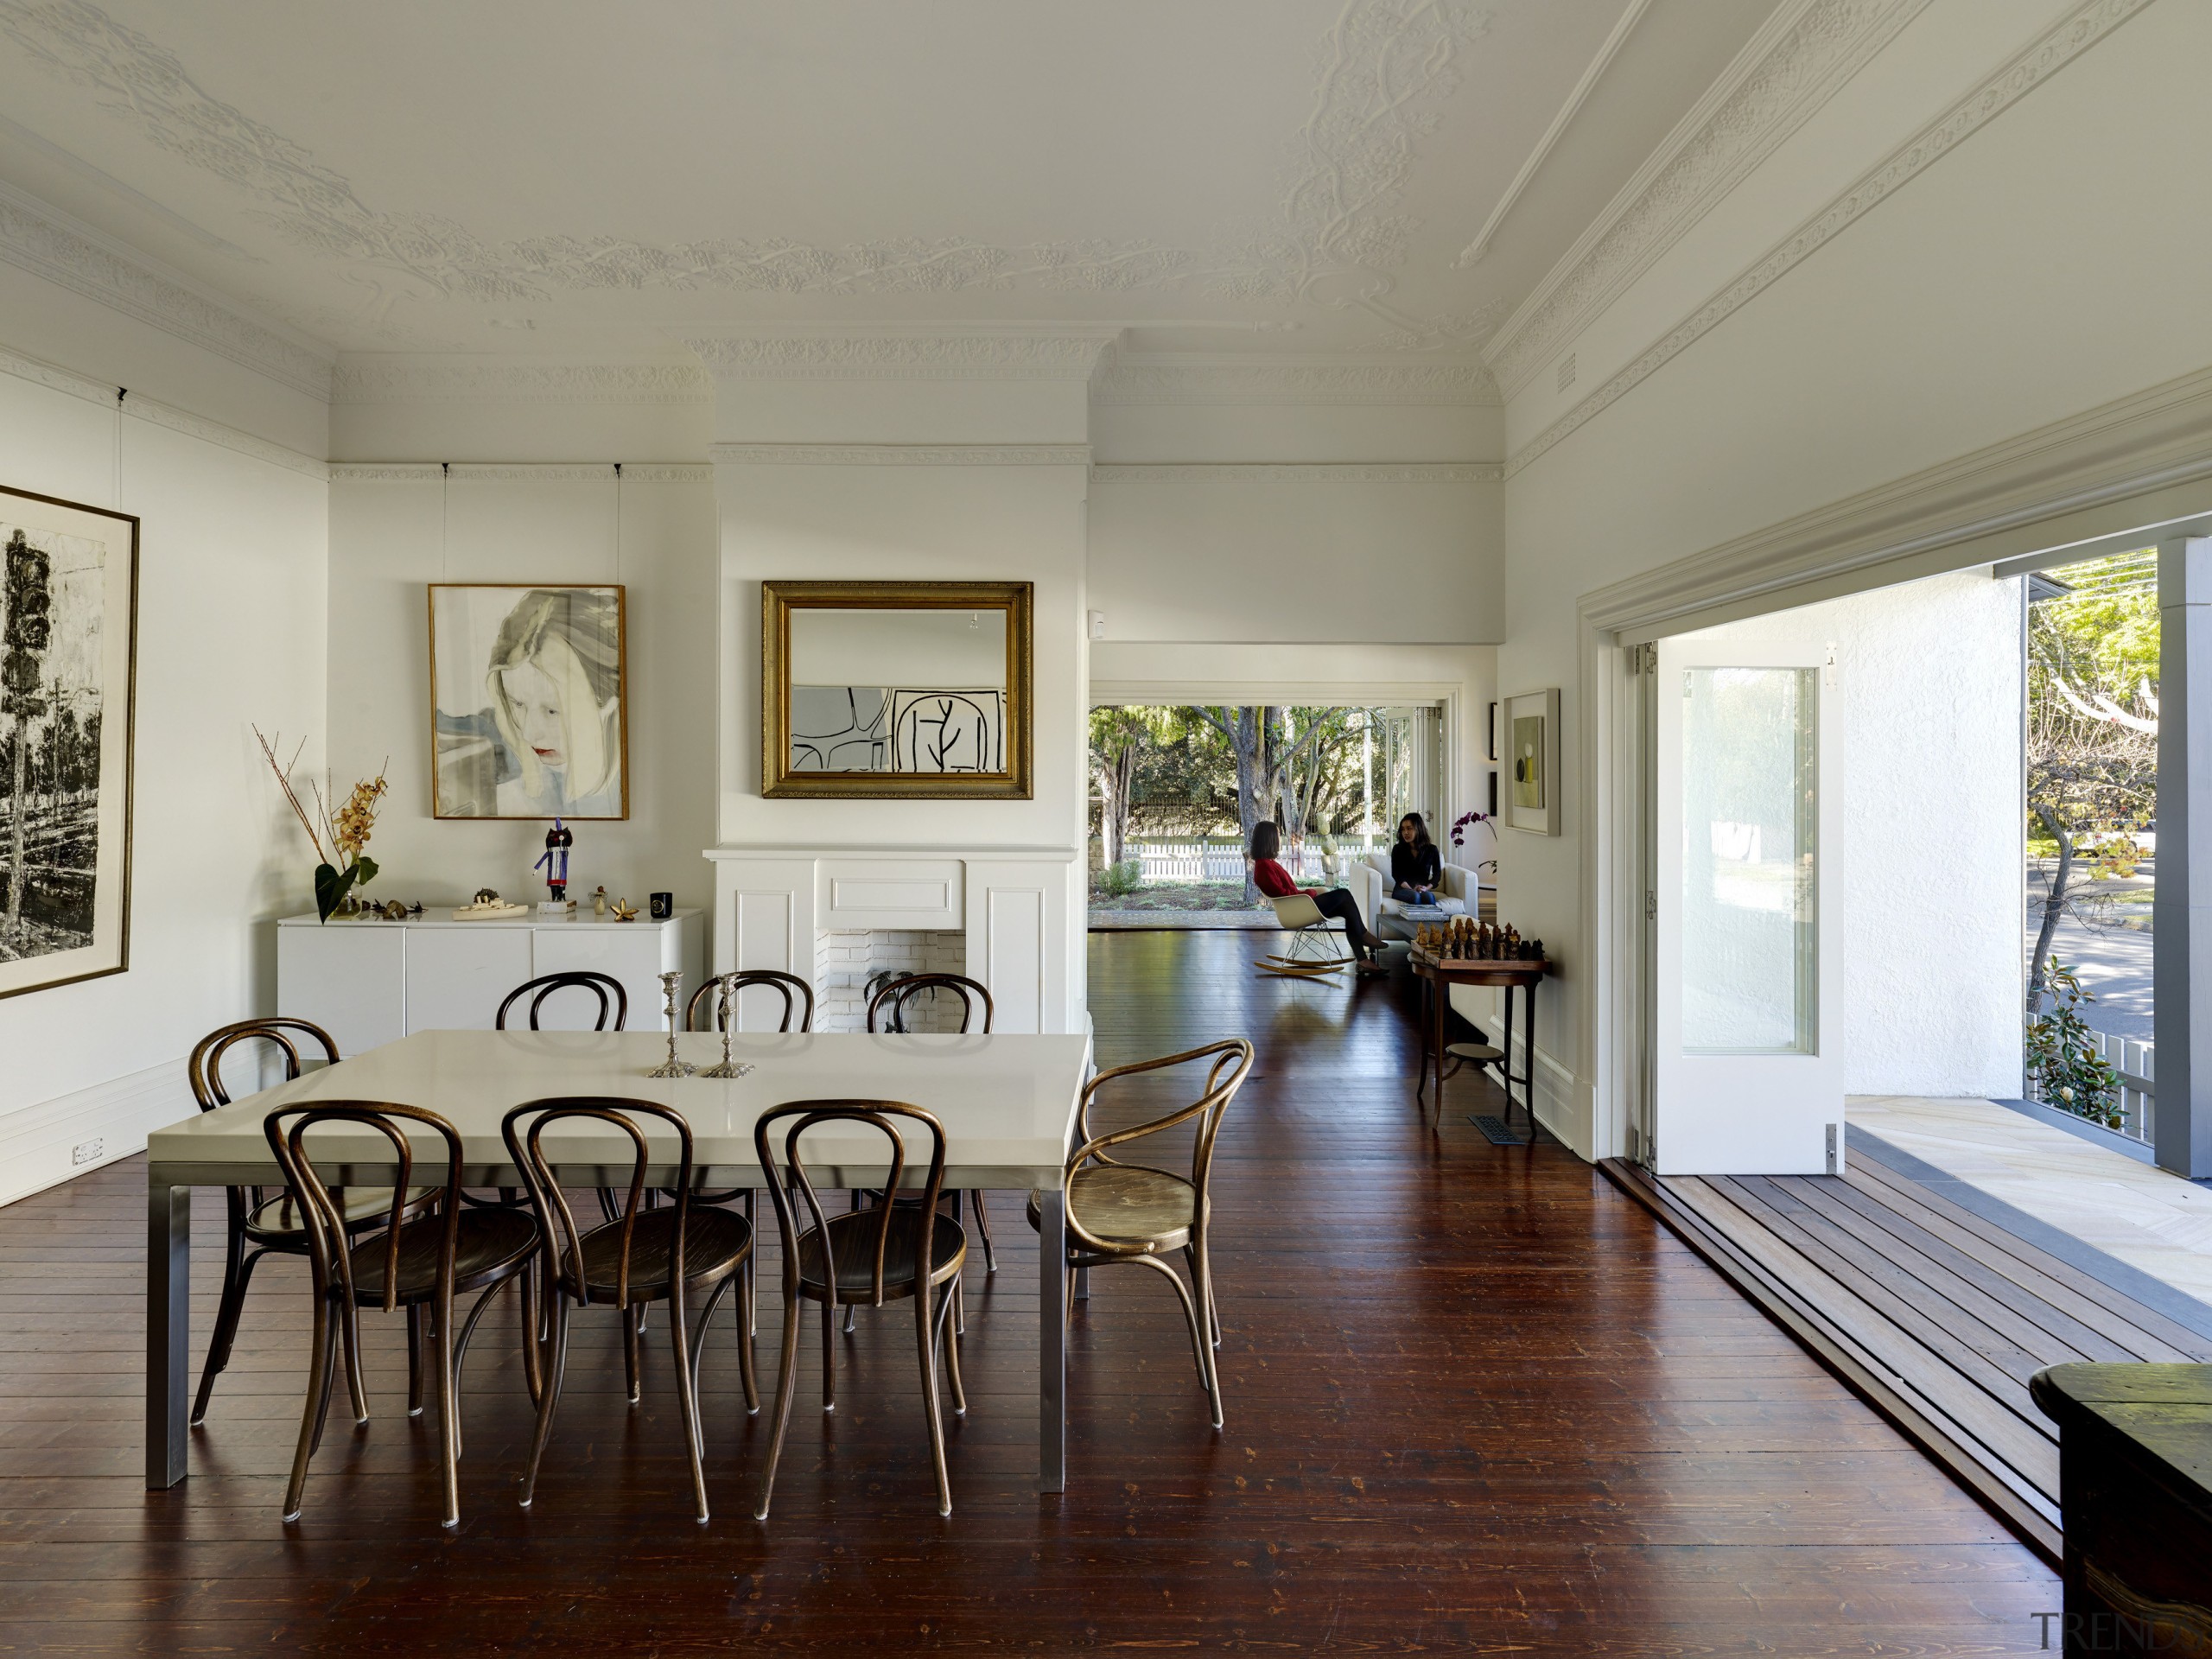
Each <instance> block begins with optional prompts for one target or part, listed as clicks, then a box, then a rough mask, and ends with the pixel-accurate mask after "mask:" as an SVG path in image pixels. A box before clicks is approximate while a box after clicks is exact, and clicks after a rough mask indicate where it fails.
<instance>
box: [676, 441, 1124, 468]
mask: <svg viewBox="0 0 2212 1659" xmlns="http://www.w3.org/2000/svg"><path fill="white" fill-rule="evenodd" d="M707 453H708V454H710V455H711V456H712V457H713V458H714V463H715V466H717V467H1085V466H1088V465H1089V464H1090V445H1088V444H1083V443H718V444H716V445H715V446H714V448H711V449H710V450H709V451H708V452H707Z"/></svg>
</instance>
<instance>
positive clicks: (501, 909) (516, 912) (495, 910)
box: [453, 887, 530, 922]
mask: <svg viewBox="0 0 2212 1659" xmlns="http://www.w3.org/2000/svg"><path fill="white" fill-rule="evenodd" d="M529 914H530V910H529V907H528V906H524V905H511V904H509V903H508V902H507V901H506V900H505V899H502V898H500V897H499V894H498V893H494V892H493V891H492V889H491V888H489V887H479V888H477V889H476V897H475V898H474V899H472V900H471V901H470V902H469V903H467V904H466V905H463V906H461V907H460V908H459V909H458V910H456V911H454V913H453V918H454V920H455V921H456V922H511V921H512V920H513V919H514V918H516V917H518V916H527V915H529Z"/></svg>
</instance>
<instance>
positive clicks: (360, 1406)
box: [338, 1301, 369, 1428]
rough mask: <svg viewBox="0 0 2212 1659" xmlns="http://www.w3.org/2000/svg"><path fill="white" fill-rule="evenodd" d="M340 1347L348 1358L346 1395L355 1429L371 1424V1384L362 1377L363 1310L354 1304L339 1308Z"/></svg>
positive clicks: (344, 1303)
mask: <svg viewBox="0 0 2212 1659" xmlns="http://www.w3.org/2000/svg"><path fill="white" fill-rule="evenodd" d="M338 1313H339V1325H338V1345H339V1347H340V1350H341V1351H343V1352H344V1354H345V1357H346V1397H347V1399H348V1400H349V1401H350V1402H351V1403H352V1405H353V1427H356V1428H365V1427H368V1422H369V1384H368V1379H367V1378H365V1376H362V1375H361V1310H360V1309H359V1307H357V1306H354V1305H353V1303H352V1302H350V1301H346V1302H340V1304H339V1306H338Z"/></svg>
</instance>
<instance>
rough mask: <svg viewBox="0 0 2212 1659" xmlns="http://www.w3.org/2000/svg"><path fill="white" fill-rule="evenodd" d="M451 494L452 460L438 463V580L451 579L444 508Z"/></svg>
mask: <svg viewBox="0 0 2212 1659" xmlns="http://www.w3.org/2000/svg"><path fill="white" fill-rule="evenodd" d="M452 494H453V462H451V461H440V462H439V463H438V580H439V581H440V582H451V581H452V580H453V557H452V555H451V553H450V551H449V550H448V546H447V542H446V508H447V505H448V499H449V498H450V497H451V496H452Z"/></svg>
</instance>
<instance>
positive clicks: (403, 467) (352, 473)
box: [330, 461, 446, 484]
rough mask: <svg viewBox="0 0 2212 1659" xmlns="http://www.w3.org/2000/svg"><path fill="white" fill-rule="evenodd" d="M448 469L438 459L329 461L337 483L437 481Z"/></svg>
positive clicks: (332, 480) (332, 475) (331, 478)
mask: <svg viewBox="0 0 2212 1659" xmlns="http://www.w3.org/2000/svg"><path fill="white" fill-rule="evenodd" d="M445 476H446V469H445V468H444V467H442V466H440V465H439V464H438V463H437V462H436V461H333V462H331V464H330V481H331V482H332V483H334V484H438V483H442V482H444V481H445Z"/></svg>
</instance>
